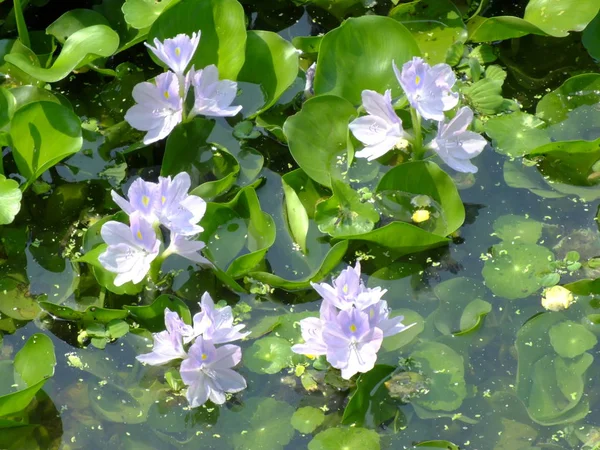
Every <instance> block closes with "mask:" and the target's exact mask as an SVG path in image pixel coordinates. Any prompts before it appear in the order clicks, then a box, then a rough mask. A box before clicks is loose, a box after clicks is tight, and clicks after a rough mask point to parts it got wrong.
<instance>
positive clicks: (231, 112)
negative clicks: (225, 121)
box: [125, 32, 242, 144]
mask: <svg viewBox="0 0 600 450" xmlns="http://www.w3.org/2000/svg"><path fill="white" fill-rule="evenodd" d="M199 43H200V32H198V33H193V34H192V37H191V38H190V37H189V36H187V35H185V34H178V35H177V36H175V37H174V38H172V39H165V40H164V42H160V41H159V40H158V39H154V46H151V45H149V44H146V46H147V47H148V48H149V49H150V50H151V51H152V53H154V55H156V57H157V58H158V59H160V60H161V61H162V62H163V63H165V64H166V65H167V66H168V67H169V68H170V69H171V70H170V71H168V72H165V73H162V74H160V75H158V76H157V77H156V78H155V79H154V81H153V82H147V81H144V82H142V83H139V84H137V85H136V86H135V87H134V88H133V93H132V95H133V99H134V100H135V101H136V104H135V105H134V106H132V107H131V108H129V110H128V111H127V113H126V114H125V120H126V121H127V122H129V124H130V125H131V126H132V127H133V128H136V129H138V130H142V131H147V133H146V135H145V136H144V139H143V141H144V144H150V143H152V142H156V141H159V140H161V139H163V138H165V137H166V136H168V135H169V133H170V132H171V131H172V130H173V128H175V126H176V125H177V124H178V123H180V122H183V121H187V120H190V119H192V118H193V117H194V116H196V115H198V114H202V115H204V116H213V117H226V116H235V115H236V114H237V113H238V112H240V111H241V109H242V107H241V106H231V103H232V102H233V100H234V98H235V96H236V94H237V83H235V82H234V81H230V80H219V70H218V69H217V67H216V66H215V65H213V64H211V65H210V66H207V67H205V68H204V69H202V70H195V69H194V66H192V67H191V68H190V70H189V71H187V72H186V69H187V67H188V65H189V64H190V62H191V60H192V58H193V56H194V54H195V53H196V49H197V48H198V44H199ZM190 87H193V91H194V94H193V95H194V106H193V108H192V109H191V111H189V112H186V110H185V104H186V97H187V94H188V92H189V90H190Z"/></svg>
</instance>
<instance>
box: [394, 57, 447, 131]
mask: <svg viewBox="0 0 600 450" xmlns="http://www.w3.org/2000/svg"><path fill="white" fill-rule="evenodd" d="M392 67H393V68H394V73H395V74H396V78H397V79H398V82H399V83H400V85H401V86H402V89H403V90H404V93H405V94H406V97H407V98H408V101H409V103H410V106H412V107H413V108H414V109H416V110H417V112H418V113H419V114H420V115H421V116H422V117H424V118H425V119H431V120H438V121H440V120H444V111H448V110H450V109H452V108H454V107H455V106H456V105H457V103H458V93H456V92H452V86H454V83H455V82H456V76H455V75H454V72H453V71H452V68H451V67H450V66H449V65H448V64H445V63H441V64H436V65H435V66H433V67H431V66H430V65H429V64H427V63H426V62H425V61H424V60H423V59H422V58H418V57H415V58H413V59H412V60H411V61H408V62H407V63H405V64H404V65H403V66H402V72H400V71H399V70H398V67H396V64H395V63H392Z"/></svg>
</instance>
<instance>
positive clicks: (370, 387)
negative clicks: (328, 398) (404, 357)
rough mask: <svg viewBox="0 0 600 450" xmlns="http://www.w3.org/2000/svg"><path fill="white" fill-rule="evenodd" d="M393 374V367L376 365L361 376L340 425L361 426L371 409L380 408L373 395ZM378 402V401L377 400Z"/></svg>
mask: <svg viewBox="0 0 600 450" xmlns="http://www.w3.org/2000/svg"><path fill="white" fill-rule="evenodd" d="M392 372H394V367H392V366H386V365H382V364H378V365H376V366H375V367H373V369H371V370H370V371H369V372H367V373H363V374H361V375H360V376H359V377H358V379H357V380H356V388H355V390H354V392H353V393H352V395H351V396H350V399H349V400H348V403H347V405H346V408H344V415H343V417H342V424H344V425H352V424H356V425H357V426H363V425H364V422H365V417H366V415H367V412H368V411H369V409H371V408H380V407H381V405H380V404H379V401H377V402H376V401H375V399H374V398H373V395H374V394H375V392H376V390H377V389H378V388H381V387H382V386H383V383H384V382H385V380H387V379H388V378H389V376H390V375H391V374H392ZM377 400H379V399H377Z"/></svg>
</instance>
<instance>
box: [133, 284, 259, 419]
mask: <svg viewBox="0 0 600 450" xmlns="http://www.w3.org/2000/svg"><path fill="white" fill-rule="evenodd" d="M200 307H201V311H200V312H199V313H197V314H195V315H194V318H193V324H192V325H187V324H186V323H185V322H184V321H183V320H181V317H179V314H177V313H176V312H173V311H170V310H169V308H165V327H166V330H165V331H161V332H160V333H153V334H152V339H153V341H154V343H153V347H152V351H151V352H150V353H145V354H143V355H138V356H137V357H136V358H137V360H138V361H141V362H143V363H146V364H150V365H152V366H158V365H162V364H166V363H168V362H171V361H174V360H179V359H181V360H183V361H182V362H181V367H180V369H179V373H180V375H181V379H182V381H183V383H184V384H185V385H186V386H187V391H186V398H187V400H188V402H189V404H190V406H191V407H192V408H196V407H198V406H200V405H203V404H204V403H206V401H207V400H209V399H210V400H211V401H212V402H213V403H215V404H218V405H221V404H223V403H225V400H226V396H225V394H226V393H228V392H229V393H233V392H239V391H241V390H243V389H245V388H246V380H245V379H244V377H242V376H241V375H240V374H239V373H237V372H235V371H234V370H232V367H235V366H236V365H237V364H239V362H240V361H241V359H242V350H241V349H240V347H238V346H237V345H231V344H227V345H221V346H219V347H217V345H218V344H225V343H227V342H233V341H237V340H238V339H243V338H244V337H246V336H248V334H250V333H249V332H247V333H242V332H240V330H241V329H242V328H244V325H233V314H232V311H231V307H230V306H225V307H224V308H220V309H216V308H215V304H214V302H213V300H212V298H211V297H210V295H209V294H208V292H205V293H204V295H202V299H201V302H200ZM190 344H191V345H190ZM186 347H187V351H186Z"/></svg>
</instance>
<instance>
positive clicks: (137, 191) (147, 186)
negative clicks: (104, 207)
mask: <svg viewBox="0 0 600 450" xmlns="http://www.w3.org/2000/svg"><path fill="white" fill-rule="evenodd" d="M110 195H111V197H112V199H113V201H114V202H115V203H116V204H117V205H119V207H120V208H121V209H122V210H123V211H125V212H126V213H127V214H128V215H131V214H133V213H134V212H135V211H138V212H139V213H140V214H141V215H142V216H144V218H145V219H146V220H148V222H150V223H154V222H155V221H156V220H157V217H156V207H157V205H158V203H157V202H158V186H157V185H156V183H150V182H148V181H144V180H143V179H141V178H137V179H136V180H135V181H134V182H133V183H131V186H129V190H128V191H127V198H128V200H125V199H124V198H123V197H121V196H120V195H119V194H117V193H116V192H115V191H111V192H110Z"/></svg>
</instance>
